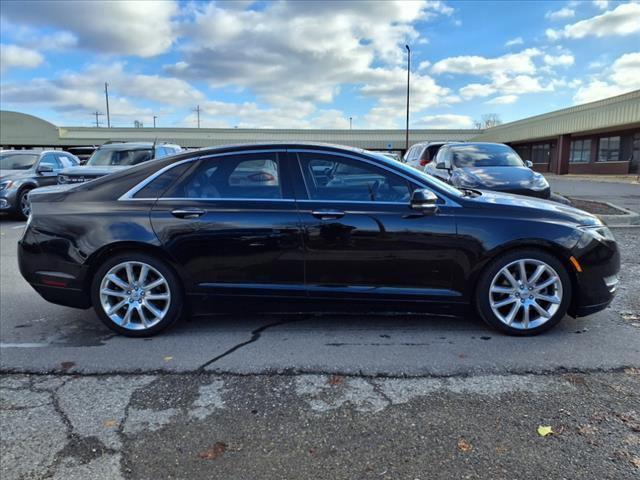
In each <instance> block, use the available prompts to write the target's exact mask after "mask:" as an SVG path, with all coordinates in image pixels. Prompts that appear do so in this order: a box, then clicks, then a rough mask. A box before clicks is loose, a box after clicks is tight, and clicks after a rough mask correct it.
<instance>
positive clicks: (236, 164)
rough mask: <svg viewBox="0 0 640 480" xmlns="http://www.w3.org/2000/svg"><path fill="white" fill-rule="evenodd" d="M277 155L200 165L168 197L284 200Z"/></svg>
mask: <svg viewBox="0 0 640 480" xmlns="http://www.w3.org/2000/svg"><path fill="white" fill-rule="evenodd" d="M280 177H281V175H280V164H279V162H278V157H277V155H276V154H275V153H264V154H244V155H228V156H222V157H214V158H208V159H204V160H201V161H200V164H199V165H198V167H197V168H196V169H195V170H194V171H193V172H191V173H189V174H188V175H187V177H186V178H184V179H183V180H181V181H180V182H179V183H178V185H176V186H175V187H174V188H172V189H170V190H169V191H168V192H166V193H165V195H164V196H165V197H173V198H203V199H205V198H206V199H226V198H246V199H265V200H268V199H277V198H282V185H281V182H280Z"/></svg>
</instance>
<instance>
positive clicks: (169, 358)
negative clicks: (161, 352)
mask: <svg viewBox="0 0 640 480" xmlns="http://www.w3.org/2000/svg"><path fill="white" fill-rule="evenodd" d="M171 360H173V357H164V361H165V362H170V361H171Z"/></svg>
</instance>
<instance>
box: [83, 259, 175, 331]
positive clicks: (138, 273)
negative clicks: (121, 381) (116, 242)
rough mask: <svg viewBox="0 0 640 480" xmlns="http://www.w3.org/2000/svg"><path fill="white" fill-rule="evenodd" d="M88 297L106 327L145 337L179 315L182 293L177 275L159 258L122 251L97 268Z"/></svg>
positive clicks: (162, 328) (170, 323)
mask: <svg viewBox="0 0 640 480" xmlns="http://www.w3.org/2000/svg"><path fill="white" fill-rule="evenodd" d="M91 299H92V303H93V307H94V309H95V311H96V313H97V314H98V317H100V320H102V322H103V323H104V324H105V325H106V326H107V327H109V328H110V329H112V330H114V331H116V332H118V333H120V334H122V335H126V336H130V337H145V336H150V335H154V334H156V333H158V332H160V331H162V330H164V329H165V328H167V327H169V326H170V325H172V324H173V323H174V322H175V321H176V320H178V318H180V314H181V311H182V301H183V293H182V288H181V285H180V281H179V279H178V277H177V276H176V274H175V273H174V272H173V270H172V269H171V268H170V267H168V266H167V265H166V264H165V263H164V262H162V261H161V260H159V259H157V258H156V257H153V256H151V255H147V254H144V253H122V254H118V255H115V256H114V257H113V258H111V259H109V260H107V261H106V262H105V263H104V264H103V265H102V266H101V267H100V268H99V269H98V270H97V272H96V274H95V276H94V279H93V282H92V285H91Z"/></svg>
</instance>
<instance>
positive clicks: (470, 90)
mask: <svg viewBox="0 0 640 480" xmlns="http://www.w3.org/2000/svg"><path fill="white" fill-rule="evenodd" d="M495 92H496V87H494V86H493V85H491V84H488V83H470V84H469V85H465V86H464V87H462V88H461V89H460V91H459V92H458V93H460V96H461V97H462V98H464V99H465V100H469V99H472V98H475V97H488V96H489V95H491V94H493V93H495Z"/></svg>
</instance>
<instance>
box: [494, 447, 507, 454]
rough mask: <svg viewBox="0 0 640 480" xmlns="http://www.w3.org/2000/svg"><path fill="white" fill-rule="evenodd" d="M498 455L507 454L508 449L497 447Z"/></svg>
mask: <svg viewBox="0 0 640 480" xmlns="http://www.w3.org/2000/svg"><path fill="white" fill-rule="evenodd" d="M496 453H507V449H506V448H505V447H496Z"/></svg>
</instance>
